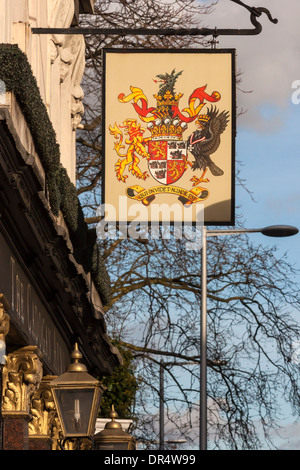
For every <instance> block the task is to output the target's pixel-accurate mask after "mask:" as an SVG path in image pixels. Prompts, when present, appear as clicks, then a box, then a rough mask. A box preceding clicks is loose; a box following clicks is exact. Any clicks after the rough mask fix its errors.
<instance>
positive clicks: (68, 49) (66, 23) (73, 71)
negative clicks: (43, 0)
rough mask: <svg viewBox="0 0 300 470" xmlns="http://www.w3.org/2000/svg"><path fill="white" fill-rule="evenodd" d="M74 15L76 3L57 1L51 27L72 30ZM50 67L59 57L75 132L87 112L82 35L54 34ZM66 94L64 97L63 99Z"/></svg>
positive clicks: (62, 79) (52, 5)
mask: <svg viewBox="0 0 300 470" xmlns="http://www.w3.org/2000/svg"><path fill="white" fill-rule="evenodd" d="M74 13H75V7H74V0H56V1H53V2H52V3H51V11H50V15H49V27H55V28H69V27H70V25H71V23H72V20H73V17H74ZM50 56H51V63H52V64H53V63H54V62H55V60H56V59H57V58H58V57H60V83H64V82H65V80H66V79H67V77H68V79H69V82H68V86H67V90H68V94H69V97H65V98H66V102H68V101H69V99H70V94H71V109H70V113H71V116H70V119H71V120H72V130H76V128H77V127H78V125H79V124H80V122H81V117H82V115H83V112H84V107H83V104H82V100H83V97H84V94H83V91H82V88H81V87H80V83H81V80H82V76H83V73H84V68H85V42H84V38H83V37H82V36H80V35H74V36H73V35H62V34H53V35H52V37H51V44H50ZM63 98H64V94H63V93H62V99H63Z"/></svg>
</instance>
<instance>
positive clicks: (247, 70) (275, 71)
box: [201, 0, 300, 449]
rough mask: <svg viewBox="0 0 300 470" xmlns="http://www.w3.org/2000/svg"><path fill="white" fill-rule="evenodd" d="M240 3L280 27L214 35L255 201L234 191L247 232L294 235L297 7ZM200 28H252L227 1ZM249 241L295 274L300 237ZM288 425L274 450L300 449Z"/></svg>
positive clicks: (297, 214)
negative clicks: (225, 59)
mask: <svg viewBox="0 0 300 470" xmlns="http://www.w3.org/2000/svg"><path fill="white" fill-rule="evenodd" d="M201 3H209V2H208V1H202V2H201ZM244 3H245V4H247V5H249V6H253V4H254V6H256V7H264V8H267V9H268V10H269V11H270V12H271V14H272V16H273V17H274V18H277V19H278V24H276V25H275V24H273V23H271V22H270V21H269V20H268V18H267V16H266V15H262V16H261V17H260V18H259V21H260V22H261V24H262V26H263V30H262V32H261V34H259V35H257V36H243V37H238V36H231V37H225V36H222V37H219V44H218V47H219V48H235V49H236V52H237V71H239V72H241V73H242V75H241V77H242V82H241V83H240V84H239V86H238V88H239V90H238V92H237V107H238V111H240V110H244V111H246V112H245V113H243V114H242V115H241V116H240V117H239V118H238V122H237V139H236V158H237V160H238V161H239V162H241V165H240V166H239V169H240V171H241V177H242V178H244V179H246V181H247V187H248V188H249V190H250V191H251V192H252V193H253V197H254V198H255V202H254V201H253V200H252V199H251V197H250V196H249V195H248V194H247V192H246V191H245V190H244V189H242V188H240V187H237V190H236V203H237V205H239V206H241V212H242V214H243V218H244V221H245V223H244V226H245V227H246V228H257V227H264V226H267V225H273V224H288V225H293V226H296V227H298V228H299V229H300V183H299V178H300V133H299V130H300V104H293V102H292V94H293V92H295V89H293V88H292V86H293V83H294V82H295V81H296V80H300V28H299V18H300V2H299V0H288V2H285V3H284V4H283V2H282V0H256V1H254V0H251V1H247V0H244ZM205 26H208V27H215V26H217V27H219V28H221V27H222V28H251V27H252V25H251V23H250V15H249V12H248V11H247V10H246V9H245V8H243V7H241V6H239V5H237V4H235V3H233V2H231V1H230V0H219V2H218V5H216V7H215V10H214V12H213V13H212V14H210V15H209V16H208V17H207V18H206V19H205ZM299 96H300V93H298V98H299ZM251 237H253V238H252V240H253V242H256V241H257V243H261V244H266V245H272V244H273V243H275V244H276V245H277V246H278V247H279V249H280V251H282V252H286V251H287V252H288V257H289V260H290V261H292V262H293V263H294V264H295V266H296V267H297V268H298V269H300V235H296V236H294V237H291V238H283V239H271V238H267V237H263V236H262V235H259V234H253V235H251ZM299 279H300V277H299ZM299 321H300V318H299ZM294 420H295V417H293V416H292V415H289V416H287V421H286V423H283V425H284V428H283V431H282V436H284V437H285V439H282V438H281V437H277V438H276V442H277V444H278V446H279V447H280V448H283V449H300V438H299V436H300V420H298V422H297V423H296V424H292V423H293V422H294Z"/></svg>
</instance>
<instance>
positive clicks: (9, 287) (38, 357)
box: [0, 0, 122, 450]
mask: <svg viewBox="0 0 300 470" xmlns="http://www.w3.org/2000/svg"><path fill="white" fill-rule="evenodd" d="M91 13H93V1H92V0H14V1H13V2H12V1H10V0H0V260H1V262H0V362H2V369H3V370H2V423H3V426H2V428H3V429H2V433H1V434H2V436H1V440H2V442H1V447H2V448H4V449H7V450H10V449H12V450H17V449H20V450H25V449H31V450H34V449H56V448H57V439H58V438H59V432H60V430H59V423H58V420H57V415H56V411H55V407H54V403H53V400H52V397H51V393H50V390H49V386H48V385H49V382H50V381H51V380H53V378H54V377H56V376H58V375H60V374H62V373H64V372H65V370H66V367H67V365H68V364H69V363H70V353H71V351H72V349H73V346H74V343H75V342H77V343H78V345H79V349H80V352H81V353H82V355H83V362H84V363H85V365H86V367H87V369H88V371H89V373H90V374H91V375H93V376H94V377H98V378H99V379H100V380H101V376H103V375H110V374H111V373H112V371H113V369H114V367H116V366H117V365H119V364H120V363H121V362H122V358H121V356H120V354H119V352H118V350H117V349H116V348H115V347H114V346H113V345H112V344H111V341H110V339H109V337H108V335H107V331H106V325H105V319H104V312H105V306H106V305H107V304H108V303H109V276H108V274H107V272H106V269H105V266H104V263H103V260H102V258H101V254H100V251H99V247H98V246H97V243H96V233H95V231H94V230H90V229H88V227H87V225H86V224H85V222H84V217H83V212H82V209H81V206H80V202H79V200H78V198H77V195H76V187H75V172H76V129H77V128H78V126H79V124H80V121H81V118H82V115H83V112H84V107H83V91H82V88H81V80H82V76H83V73H84V67H85V59H84V55H85V44H84V38H83V36H81V35H50V34H49V35H37V34H32V28H33V27H57V28H69V27H76V25H78V21H79V15H80V14H91ZM1 348H2V349H1ZM1 351H2V353H3V354H4V353H5V356H4V355H3V354H1ZM1 359H2V360H1Z"/></svg>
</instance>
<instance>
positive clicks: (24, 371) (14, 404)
mask: <svg viewBox="0 0 300 470" xmlns="http://www.w3.org/2000/svg"><path fill="white" fill-rule="evenodd" d="M40 357H41V353H40V351H39V349H38V348H37V347H36V346H26V347H24V348H21V349H18V350H17V351H15V352H13V353H10V354H8V356H7V358H6V364H5V366H4V368H3V391H4V394H3V407H2V409H3V413H4V414H5V413H8V414H10V413H12V414H29V412H30V402H31V398H32V396H33V394H34V392H35V391H36V389H37V388H38V387H39V384H40V382H41V380H42V375H43V370H42V363H41V361H40Z"/></svg>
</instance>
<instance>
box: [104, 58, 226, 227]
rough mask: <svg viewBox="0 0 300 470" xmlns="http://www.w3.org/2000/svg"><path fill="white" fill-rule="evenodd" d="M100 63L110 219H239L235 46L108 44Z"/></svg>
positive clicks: (106, 198) (209, 221) (221, 222)
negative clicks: (166, 47)
mask: <svg viewBox="0 0 300 470" xmlns="http://www.w3.org/2000/svg"><path fill="white" fill-rule="evenodd" d="M103 66H104V86H103V101H104V102H103V109H104V116H103V137H104V142H103V143H104V190H103V201H102V202H103V204H102V206H103V207H104V206H105V208H106V212H105V214H106V215H105V216H106V219H107V220H109V219H111V220H112V221H113V219H114V218H115V219H116V221H118V222H130V221H133V220H139V221H141V222H148V223H149V222H151V223H153V222H155V223H156V222H159V223H161V222H165V221H166V220H167V221H171V223H173V222H175V223H176V222H180V221H182V220H184V221H188V222H191V223H195V222H196V221H197V220H198V219H199V217H200V215H199V214H200V213H201V214H202V216H201V217H202V218H203V214H204V223H205V225H234V183H235V182H234V176H235V167H234V156H235V145H234V144H235V51H234V50H233V49H229V50H228V49H226V50H224V49H219V50H208V49H204V50H180V51H177V50H176V51H170V50H136V49H134V50H123V49H113V50H104V65H103ZM107 208H108V209H107ZM102 215H104V213H102Z"/></svg>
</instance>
